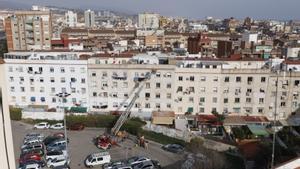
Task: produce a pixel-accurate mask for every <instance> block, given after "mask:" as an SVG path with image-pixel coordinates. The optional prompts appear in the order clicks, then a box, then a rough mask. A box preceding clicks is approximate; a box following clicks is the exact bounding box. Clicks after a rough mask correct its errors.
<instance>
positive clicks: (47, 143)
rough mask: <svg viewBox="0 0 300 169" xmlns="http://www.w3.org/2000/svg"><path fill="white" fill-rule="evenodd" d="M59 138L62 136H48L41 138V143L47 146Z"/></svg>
mask: <svg viewBox="0 0 300 169" xmlns="http://www.w3.org/2000/svg"><path fill="white" fill-rule="evenodd" d="M61 139H63V138H62V137H60V136H48V137H46V138H45V139H44V140H43V143H44V144H45V146H48V145H49V144H51V143H53V142H55V141H57V140H61Z"/></svg>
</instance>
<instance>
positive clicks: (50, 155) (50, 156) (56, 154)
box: [45, 150, 66, 160]
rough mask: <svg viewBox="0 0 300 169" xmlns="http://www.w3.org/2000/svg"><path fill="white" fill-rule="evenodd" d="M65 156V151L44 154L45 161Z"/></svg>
mask: <svg viewBox="0 0 300 169" xmlns="http://www.w3.org/2000/svg"><path fill="white" fill-rule="evenodd" d="M65 156H66V151H65V150H52V151H48V152H47V153H46V157H45V158H46V160H49V159H54V158H62V157H65Z"/></svg>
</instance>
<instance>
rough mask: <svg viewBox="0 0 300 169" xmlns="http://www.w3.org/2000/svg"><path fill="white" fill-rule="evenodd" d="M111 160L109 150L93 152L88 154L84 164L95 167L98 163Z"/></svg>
mask: <svg viewBox="0 0 300 169" xmlns="http://www.w3.org/2000/svg"><path fill="white" fill-rule="evenodd" d="M110 160H111V158H110V154H109V153H108V152H107V151H103V152H100V153H93V154H90V155H88V156H87V157H86V159H85V161H84V164H85V166H86V167H94V166H97V165H103V164H106V163H109V162H110Z"/></svg>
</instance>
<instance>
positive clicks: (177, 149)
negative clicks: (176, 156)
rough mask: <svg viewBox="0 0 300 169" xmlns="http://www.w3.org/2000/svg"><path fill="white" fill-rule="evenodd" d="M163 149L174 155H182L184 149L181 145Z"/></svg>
mask: <svg viewBox="0 0 300 169" xmlns="http://www.w3.org/2000/svg"><path fill="white" fill-rule="evenodd" d="M162 149H164V150H166V151H169V152H172V153H181V152H183V150H184V147H183V146H181V145H179V144H167V145H164V146H162Z"/></svg>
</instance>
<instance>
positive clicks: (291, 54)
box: [286, 47, 300, 58]
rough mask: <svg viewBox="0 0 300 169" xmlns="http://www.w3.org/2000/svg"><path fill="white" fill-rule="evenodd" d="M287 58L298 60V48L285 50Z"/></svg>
mask: <svg viewBox="0 0 300 169" xmlns="http://www.w3.org/2000/svg"><path fill="white" fill-rule="evenodd" d="M286 57H287V58H300V48H299V47H298V48H292V47H289V48H287V54H286Z"/></svg>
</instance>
